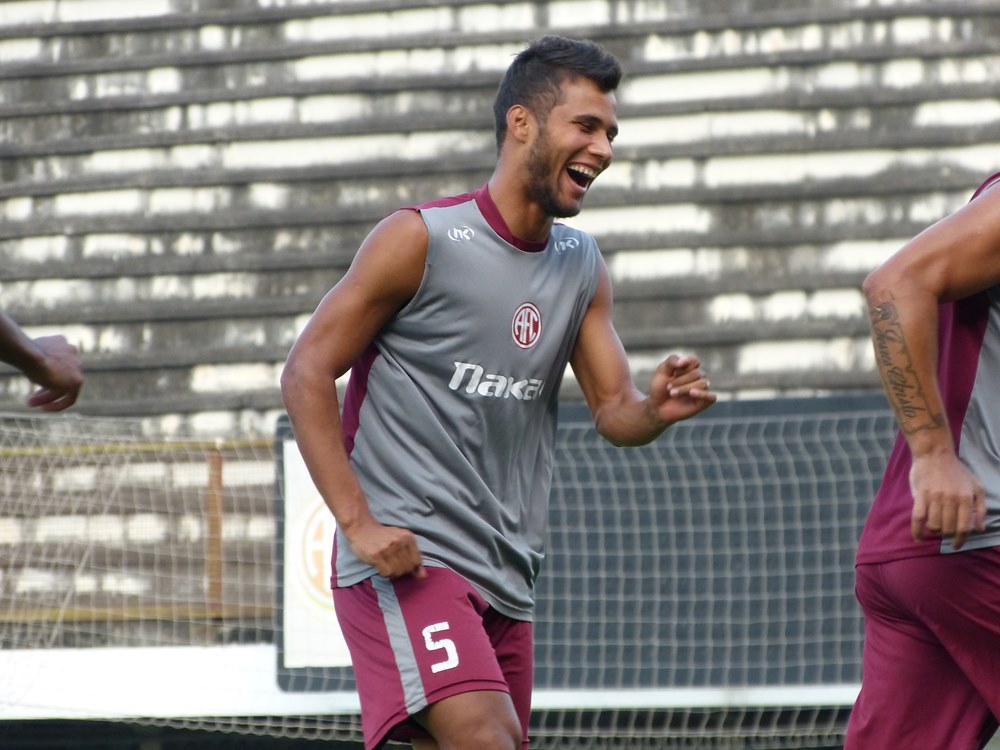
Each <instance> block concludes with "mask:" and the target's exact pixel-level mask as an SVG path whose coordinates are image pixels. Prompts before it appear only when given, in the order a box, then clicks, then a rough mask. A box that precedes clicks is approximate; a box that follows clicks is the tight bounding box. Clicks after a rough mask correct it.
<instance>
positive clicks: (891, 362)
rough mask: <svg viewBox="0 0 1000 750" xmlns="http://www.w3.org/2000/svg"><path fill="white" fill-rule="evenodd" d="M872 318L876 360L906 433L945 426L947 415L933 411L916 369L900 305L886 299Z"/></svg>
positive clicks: (875, 309)
mask: <svg viewBox="0 0 1000 750" xmlns="http://www.w3.org/2000/svg"><path fill="white" fill-rule="evenodd" d="M870 317H871V326H872V338H873V339H874V342H875V359H876V360H877V362H878V366H879V369H880V370H881V372H882V377H883V380H884V381H885V384H886V391H887V393H888V396H889V401H890V402H891V403H892V408H893V409H894V410H895V412H896V417H897V419H898V420H899V425H900V427H901V428H902V429H903V432H905V433H907V434H910V433H914V432H919V431H921V430H929V429H933V428H936V427H941V426H943V425H944V424H945V419H944V415H943V414H940V413H933V412H932V411H931V409H930V407H929V405H928V403H927V397H926V394H925V393H924V387H923V384H921V382H920V378H918V377H917V373H916V371H915V370H914V369H913V359H912V357H911V356H910V350H909V347H908V346H907V344H906V337H905V336H904V335H903V328H902V326H901V325H900V324H899V315H898V313H897V311H896V306H895V305H894V304H893V303H892V302H883V303H882V304H880V305H877V306H876V307H874V308H872V310H870Z"/></svg>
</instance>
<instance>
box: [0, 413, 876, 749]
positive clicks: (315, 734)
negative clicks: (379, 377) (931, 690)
mask: <svg viewBox="0 0 1000 750" xmlns="http://www.w3.org/2000/svg"><path fill="white" fill-rule="evenodd" d="M708 415H711V416H708ZM892 434H893V421H892V418H891V415H890V414H889V413H888V411H887V410H886V409H885V407H884V403H883V402H881V401H880V400H877V399H853V400H851V399H812V400H808V401H801V402H797V401H792V400H786V401H781V402H771V403H756V404H748V403H744V404H739V403H737V402H733V403H729V404H719V405H717V406H716V407H715V409H713V410H712V411H710V412H707V413H706V415H702V416H701V417H699V418H698V419H696V420H692V421H690V422H687V423H682V424H679V425H676V426H675V427H674V428H672V429H671V430H670V431H669V432H668V433H667V435H666V436H664V437H663V438H661V439H660V440H659V441H657V442H655V443H654V444H652V445H649V446H645V447H642V448H637V449H618V448H614V447H613V446H610V445H608V444H607V443H604V442H603V441H601V440H600V439H599V438H598V437H597V435H596V434H595V433H594V431H593V427H592V424H591V422H590V420H589V417H586V416H585V415H583V414H582V413H581V412H580V411H579V410H577V409H575V408H567V409H566V410H565V414H564V416H563V419H562V421H561V426H560V429H559V435H558V441H557V452H556V466H555V476H554V483H553V493H552V506H551V515H550V518H551V521H550V523H551V526H550V535H549V548H548V555H547V558H546V561H545V565H544V566H543V573H542V576H541V579H540V582H539V588H538V610H537V619H536V625H535V636H536V683H537V688H536V697H535V710H534V712H533V716H532V743H533V746H534V747H537V748H570V747H572V748H588V747H592V748H619V747H620V748H645V747H648V748H653V747H658V748H664V747H741V748H777V747H800V748H808V747H813V748H818V747H834V746H836V744H837V743H838V742H839V740H840V738H841V737H842V732H843V726H844V720H845V718H846V714H847V711H848V710H849V707H850V702H851V700H852V695H853V694H852V690H853V691H856V685H857V683H858V682H859V680H860V653H861V618H860V612H859V611H858V608H857V605H856V603H855V601H854V598H853V555H854V550H855V547H856V543H857V537H858V533H859V530H860V525H861V522H862V519H863V517H864V514H865V512H866V510H867V506H868V504H869V502H870V499H871V496H872V494H873V493H874V491H875V488H876V486H877V482H878V479H879V476H880V472H881V469H882V466H883V465H884V461H885V456H886V453H887V450H888V447H889V445H890V442H891V439H892ZM275 444H276V443H275V440H273V439H259V440H219V441H205V440H182V439H176V438H173V439H167V438H165V437H162V436H154V435H150V434H148V432H147V431H146V430H144V429H143V427H142V426H141V425H140V424H139V423H137V422H136V423H133V422H130V421H125V420H102V419H90V418H83V417H77V416H73V417H66V416H58V417H55V418H53V417H25V416H13V415H11V416H3V417H0V455H2V460H0V492H2V496H0V659H3V658H4V657H3V654H4V653H6V654H7V657H8V658H12V657H14V656H16V657H18V658H20V659H21V660H22V661H20V662H15V663H16V664H17V665H18V666H19V668H16V669H11V668H7V669H0V713H4V712H6V714H5V715H8V716H9V715H13V716H14V717H15V718H19V717H21V716H28V717H31V716H34V715H39V716H50V717H60V716H64V715H68V716H73V717H80V715H81V712H82V713H83V715H84V716H86V710H87V709H86V708H83V709H81V708H80V705H78V704H76V703H74V702H67V703H66V704H64V703H60V699H59V698H58V696H51V695H50V696H49V697H42V698H40V697H39V695H40V694H39V691H38V690H37V687H38V686H37V683H38V682H39V681H40V680H41V678H42V675H43V673H44V670H45V669H46V668H47V667H46V664H47V662H45V660H44V659H43V658H41V657H42V656H43V655H44V654H45V653H47V652H57V653H60V654H63V655H65V654H67V653H81V652H87V653H88V654H89V655H94V656H95V658H97V659H98V660H99V661H98V662H97V663H102V664H103V663H108V664H110V663H111V656H110V655H111V654H115V655H116V658H120V655H121V654H122V653H125V654H132V653H134V654H135V659H134V661H136V662H141V660H142V659H144V658H146V657H147V655H149V654H152V653H156V651H155V650H157V649H165V648H168V647H174V648H189V647H193V648H198V649H206V650H205V651H204V653H205V654H212V653H228V654H236V655H237V659H238V660H239V662H238V663H241V664H242V665H243V666H242V669H243V670H244V671H243V674H242V675H241V676H239V680H240V688H241V690H242V691H243V692H244V693H245V695H244V696H242V698H243V699H244V702H245V704H246V708H245V709H243V710H234V711H231V712H227V713H226V714H225V715H187V714H177V715H174V714H170V713H168V712H162V713H161V712H152V713H153V715H148V716H138V715H130V716H127V717H122V719H121V720H126V721H132V722H139V723H150V724H159V725H170V726H180V727H189V728H199V729H216V730H219V731H225V732H240V733H252V734H269V735H275V736H284V737H310V738H317V739H324V738H334V739H347V740H354V739H359V738H360V725H359V720H358V717H357V713H356V710H354V709H339V708H337V706H338V705H343V704H342V703H338V702H337V701H334V700H332V699H331V700H329V701H326V698H325V696H326V695H330V696H332V694H324V693H319V694H318V695H311V696H308V695H307V694H306V693H303V694H301V695H295V694H291V695H288V696H287V701H285V703H284V704H282V703H281V701H276V700H274V698H273V691H276V690H277V688H276V687H275V678H274V671H275V670H276V668H277V665H276V663H275V659H274V656H273V653H274V652H273V651H265V653H266V655H265V657H264V658H263V660H262V659H261V658H260V656H259V649H262V648H263V649H265V650H266V649H273V647H274V644H275V642H276V640H277V636H278V631H279V629H280V622H279V611H280V608H279V606H278V605H279V603H278V602H277V601H276V599H277V589H278V587H277V586H276V570H277V568H278V567H279V563H280V561H279V560H277V559H276V534H277V528H278V526H279V523H278V520H279V519H277V518H276V513H278V512H279V510H278V504H277V503H276V497H277V495H278V488H277V479H278V477H277V476H276V474H277V472H278V468H277V466H276V456H275V453H276V451H275ZM233 648H235V649H237V650H235V651H227V650H226V649H233ZM150 649H153V651H151V650H150ZM240 649H245V650H240ZM252 649H257V651H254V650H252ZM104 654H108V655H109V656H108V657H107V660H105V657H104V656H103V655H104ZM243 654H247V655H248V656H246V657H245V658H244V657H243V656H242V655H243ZM250 655H254V656H253V658H250ZM211 663H212V662H211V661H210V660H208V661H206V662H205V664H206V665H210V664H211ZM131 668H132V669H133V670H135V671H136V672H142V670H143V665H142V664H141V663H135V664H133V665H131ZM208 668H209V667H208V666H206V669H208ZM108 669H109V671H113V670H112V668H111V667H109V668H108ZM219 669H222V668H221V667H219ZM130 674H131V673H128V672H124V673H122V675H121V676H120V677H114V676H113V675H112V677H114V679H118V680H129V679H131V677H130ZM310 674H316V675H322V674H324V672H323V670H314V671H313V672H310ZM303 684H304V685H305V686H306V688H307V690H308V688H309V687H310V685H309V681H308V680H307V681H306V682H305V683H303ZM322 684H323V681H322V679H319V678H317V680H316V681H314V683H313V684H312V687H317V686H322ZM178 688H179V689H182V690H183V691H186V692H188V693H191V694H193V695H195V696H197V694H198V691H199V690H206V691H207V690H217V688H215V687H213V686H212V682H211V679H207V678H206V676H205V675H204V674H202V675H195V674H192V675H191V679H190V680H189V681H188V682H186V683H185V684H184V685H181V686H174V689H178ZM139 689H140V688H138V687H137V688H136V690H139ZM257 690H259V691H261V695H260V696H258V697H259V698H260V699H261V700H260V701H258V702H256V703H255V702H254V701H253V700H252V698H253V695H251V694H252V693H253V692H254V691H257ZM306 698H308V699H309V700H310V701H312V702H309V703H301V704H300V703H298V702H297V701H299V700H300V699H301V700H303V701H304V700H306ZM75 700H78V699H75ZM46 701H48V702H49V705H37V704H38V703H43V704H44V703H45V702H46ZM324 701H326V702H324ZM84 703H85V702H84ZM261 704H263V705H266V706H270V705H272V704H273V705H274V706H275V707H277V710H274V711H272V710H270V709H260V708H258V707H257V706H259V705H261ZM237 705H240V704H239V703H237ZM299 706H301V708H297V707H299Z"/></svg>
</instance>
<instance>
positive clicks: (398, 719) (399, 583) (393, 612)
mask: <svg viewBox="0 0 1000 750" xmlns="http://www.w3.org/2000/svg"><path fill="white" fill-rule="evenodd" d="M426 570H427V573H428V576H427V578H423V579H416V578H413V577H412V576H405V577H403V578H398V579H394V580H390V579H388V578H383V577H381V576H373V577H372V578H369V579H367V580H365V581H362V582H361V583H358V584H356V585H354V586H348V587H346V588H335V589H334V590H333V600H334V605H335V607H336V610H337V619H338V621H339V622H340V627H341V630H342V631H343V633H344V638H345V640H346V641H347V646H348V649H349V650H350V652H351V661H352V663H353V666H354V676H355V679H356V681H357V685H358V694H359V696H360V698H361V726H362V730H363V731H364V735H365V748H366V750H375V748H379V747H381V746H382V745H383V744H384V743H385V742H386V741H387V740H389V739H393V740H400V741H406V740H409V739H412V738H413V737H426V736H427V733H426V732H425V731H424V730H423V729H422V728H421V727H420V725H419V724H417V722H416V721H414V720H413V719H411V718H410V717H411V716H413V715H414V714H416V713H418V712H420V711H422V710H423V709H425V708H427V706H429V705H431V704H432V703H435V702H437V701H439V700H442V699H444V698H447V697H449V696H452V695H457V694H459V693H465V692H470V691H474V690H500V691H502V692H505V693H509V694H510V697H511V699H512V701H513V703H514V708H515V710H516V711H517V715H518V718H519V719H520V721H521V727H522V730H523V733H524V734H523V742H522V745H523V746H524V747H527V741H528V718H529V714H530V711H531V685H532V679H533V675H532V670H533V662H532V648H533V646H532V627H531V623H530V622H526V621H524V620H514V619H511V618H510V617H506V616H505V615H502V614H500V613H499V612H497V611H496V610H495V609H493V608H492V607H491V606H490V605H489V604H488V603H487V602H486V600H485V599H483V597H482V596H481V595H480V594H479V593H478V592H477V591H476V590H475V589H474V588H473V587H472V586H471V585H470V584H469V583H468V582H467V581H466V580H465V579H464V578H462V577H461V576H460V575H458V574H457V573H455V572H454V571H452V570H449V569H447V568H440V567H432V566H427V567H426Z"/></svg>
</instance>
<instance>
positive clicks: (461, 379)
mask: <svg viewBox="0 0 1000 750" xmlns="http://www.w3.org/2000/svg"><path fill="white" fill-rule="evenodd" d="M544 385H545V381H544V380H541V379H539V378H518V377H514V376H513V375H496V374H494V373H491V372H486V371H485V370H484V369H483V367H482V365H476V364H472V363H471V362H455V373H454V374H453V375H452V376H451V382H449V383H448V387H449V388H451V390H453V391H458V390H464V391H465V392H466V393H470V394H471V393H475V394H478V395H480V396H492V397H493V398H512V399H515V400H517V401H533V400H535V399H536V398H538V397H539V396H540V395H541V393H542V386H544Z"/></svg>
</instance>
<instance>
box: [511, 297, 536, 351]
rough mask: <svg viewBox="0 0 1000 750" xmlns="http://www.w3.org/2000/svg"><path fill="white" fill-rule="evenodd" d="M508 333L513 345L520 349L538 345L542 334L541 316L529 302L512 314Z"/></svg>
mask: <svg viewBox="0 0 1000 750" xmlns="http://www.w3.org/2000/svg"><path fill="white" fill-rule="evenodd" d="M510 333H511V335H512V336H513V337H514V343H515V344H517V345H518V346H519V347H521V348H522V349H530V348H531V347H533V346H534V345H535V344H536V343H538V337H539V336H540V335H541V333H542V314H541V313H540V312H538V308H537V307H535V306H534V305H533V304H531V303H530V302H525V303H524V304H523V305H521V306H520V307H519V308H517V310H516V311H515V312H514V320H512V321H511V323H510Z"/></svg>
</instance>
